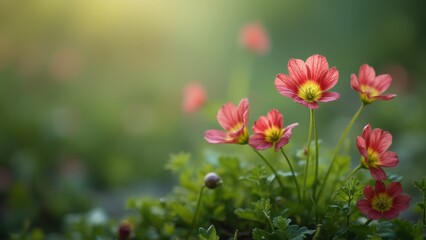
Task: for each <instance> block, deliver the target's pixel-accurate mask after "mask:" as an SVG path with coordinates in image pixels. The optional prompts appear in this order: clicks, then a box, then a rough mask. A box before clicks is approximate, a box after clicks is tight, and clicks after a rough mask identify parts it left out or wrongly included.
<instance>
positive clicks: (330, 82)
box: [320, 67, 339, 91]
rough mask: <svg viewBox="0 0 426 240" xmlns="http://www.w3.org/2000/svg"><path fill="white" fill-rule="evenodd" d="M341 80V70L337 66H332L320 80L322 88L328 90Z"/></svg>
mask: <svg viewBox="0 0 426 240" xmlns="http://www.w3.org/2000/svg"><path fill="white" fill-rule="evenodd" d="M338 80H339V71H338V70H337V69H336V67H332V68H330V69H329V70H328V71H327V73H326V74H325V75H324V78H323V79H322V80H321V82H320V86H321V90H322V91H327V90H329V89H330V88H332V87H334V86H335V85H336V84H337V81H338Z"/></svg>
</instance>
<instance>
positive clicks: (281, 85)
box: [274, 73, 297, 98]
mask: <svg viewBox="0 0 426 240" xmlns="http://www.w3.org/2000/svg"><path fill="white" fill-rule="evenodd" d="M274 84H275V88H276V89H277V90H278V92H279V93H280V94H281V95H283V96H286V97H289V98H294V97H296V96H297V85H296V83H295V82H294V80H293V79H292V78H290V77H289V76H287V75H285V74H282V73H280V74H278V75H277V77H276V78H275V81H274Z"/></svg>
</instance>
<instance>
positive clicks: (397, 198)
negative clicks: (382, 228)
mask: <svg viewBox="0 0 426 240" xmlns="http://www.w3.org/2000/svg"><path fill="white" fill-rule="evenodd" d="M401 193H402V187H401V184H400V183H399V182H392V183H390V184H389V187H388V188H387V189H386V186H385V184H384V183H383V182H381V181H377V182H376V187H375V190H373V188H372V187H371V186H366V187H365V188H364V196H365V198H366V199H361V200H358V202H357V203H356V205H357V206H358V208H359V210H360V211H361V212H362V213H363V214H364V215H366V216H367V217H368V218H370V219H381V218H386V219H392V218H396V217H398V215H399V213H400V212H402V211H404V210H406V209H407V208H408V206H409V204H410V200H411V198H410V196H408V195H405V194H401Z"/></svg>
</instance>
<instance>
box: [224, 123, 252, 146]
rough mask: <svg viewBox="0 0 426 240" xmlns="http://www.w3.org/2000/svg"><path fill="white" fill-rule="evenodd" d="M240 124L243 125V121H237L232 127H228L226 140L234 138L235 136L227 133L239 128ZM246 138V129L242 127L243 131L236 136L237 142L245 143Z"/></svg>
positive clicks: (247, 135) (247, 136)
mask: <svg viewBox="0 0 426 240" xmlns="http://www.w3.org/2000/svg"><path fill="white" fill-rule="evenodd" d="M242 126H243V123H242V122H239V123H237V124H236V125H235V126H234V127H232V128H231V129H229V131H228V134H227V136H226V140H228V141H230V140H234V139H235V137H232V136H230V134H229V133H233V132H236V131H238V130H240V129H241V127H242ZM248 138H249V134H248V130H247V128H244V130H243V132H242V133H241V134H240V135H238V136H237V142H238V143H240V144H246V143H247V142H248Z"/></svg>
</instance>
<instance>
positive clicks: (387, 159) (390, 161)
mask: <svg viewBox="0 0 426 240" xmlns="http://www.w3.org/2000/svg"><path fill="white" fill-rule="evenodd" d="M398 163H399V159H398V155H396V153H394V152H391V151H388V152H384V153H382V154H381V155H380V165H382V166H383V167H395V166H396V165H398Z"/></svg>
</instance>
